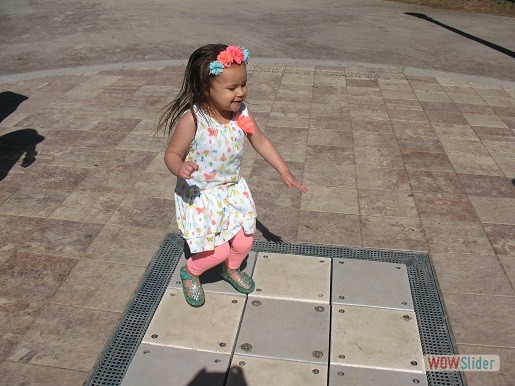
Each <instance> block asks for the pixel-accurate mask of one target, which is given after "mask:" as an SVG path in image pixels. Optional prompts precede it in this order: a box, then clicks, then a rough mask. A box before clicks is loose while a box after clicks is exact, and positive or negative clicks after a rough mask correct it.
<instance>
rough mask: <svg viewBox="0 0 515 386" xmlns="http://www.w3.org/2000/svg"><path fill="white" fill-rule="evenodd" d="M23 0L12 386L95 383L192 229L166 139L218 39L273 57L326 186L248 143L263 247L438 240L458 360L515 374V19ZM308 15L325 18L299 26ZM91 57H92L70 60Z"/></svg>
mask: <svg viewBox="0 0 515 386" xmlns="http://www.w3.org/2000/svg"><path fill="white" fill-rule="evenodd" d="M17 3H18V4H17V5H15V4H9V5H5V4H2V5H1V7H2V8H1V9H2V11H1V15H2V19H1V22H0V26H1V28H2V33H1V34H0V36H2V37H1V38H0V39H2V41H1V43H0V44H1V47H2V54H1V56H0V66H1V67H0V68H1V69H2V74H4V75H3V76H2V77H0V83H1V94H0V95H1V98H2V115H1V116H0V119H1V120H2V121H1V122H0V141H1V142H2V143H3V145H2V153H1V168H2V173H1V174H0V176H1V180H0V239H1V240H2V243H1V247H0V278H1V279H0V282H1V283H2V285H1V286H0V291H1V293H0V299H1V303H0V320H1V322H0V336H1V338H0V339H1V344H0V360H1V362H0V374H1V375H2V379H3V380H8V384H19V383H22V382H28V383H29V384H49V385H53V384H61V385H68V384H69V385H77V384H81V383H83V382H84V381H85V380H86V379H88V377H89V374H90V373H91V371H92V369H93V367H94V365H95V363H96V361H97V359H98V357H99V355H100V354H101V352H102V349H103V347H104V346H105V344H106V343H107V341H108V339H109V337H110V336H111V334H112V332H113V331H114V329H115V328H116V326H117V324H118V322H119V320H120V317H121V314H122V312H123V310H124V309H125V306H126V304H127V303H128V302H129V301H130V299H131V296H132V293H133V291H134V289H135V288H137V286H138V284H139V282H140V280H141V278H142V275H143V273H144V272H145V268H146V267H147V264H148V263H149V261H150V260H151V259H152V257H153V256H154V254H155V253H156V250H157V248H158V247H159V245H160V243H161V242H162V240H163V238H164V235H165V234H166V233H167V232H176V231H177V228H176V225H175V223H174V208H173V200H172V193H173V186H174V178H173V176H171V175H170V173H169V172H168V171H167V170H166V168H165V166H164V165H163V162H162V157H163V149H164V146H165V145H166V143H165V140H164V138H163V137H162V136H154V135H153V130H154V128H155V124H156V118H157V116H158V113H159V110H160V109H161V107H162V106H164V105H165V104H166V103H167V102H169V101H170V99H171V98H172V97H173V95H174V93H175V92H176V91H177V89H178V87H179V84H180V81H181V78H182V71H183V65H182V63H183V60H184V59H185V58H187V56H188V55H189V53H190V51H191V50H192V49H194V48H196V47H197V46H198V45H200V44H203V43H204V42H206V41H207V39H208V38H210V40H212V39H215V38H216V40H223V41H229V42H230V43H232V42H235V43H238V44H244V45H246V46H248V47H249V48H251V49H252V52H253V54H254V57H256V58H257V59H254V60H253V61H252V63H251V65H250V66H249V87H250V90H251V91H250V95H249V102H250V103H251V109H252V110H253V111H254V112H255V115H256V117H257V120H258V123H259V124H260V127H261V128H262V129H263V130H264V131H265V133H266V134H267V135H268V136H269V138H270V139H271V140H272V141H273V142H274V143H275V144H276V146H277V147H278V149H279V151H280V152H281V154H282V155H283V156H284V158H285V159H286V160H287V161H288V162H289V164H290V166H291V168H292V170H293V171H294V172H295V173H296V174H297V175H298V176H299V177H300V178H302V179H303V181H304V182H305V183H307V184H308V186H309V188H310V192H309V193H307V194H304V195H301V194H300V193H298V192H295V191H289V190H287V189H286V188H284V187H283V186H282V183H281V182H280V181H278V180H277V178H276V176H275V173H274V172H273V170H271V168H270V167H268V166H267V165H266V163H265V162H264V161H263V160H262V159H260V158H259V157H258V156H257V155H256V153H255V152H254V151H253V150H252V149H251V148H250V147H248V149H247V150H248V151H247V153H246V158H245V163H244V167H243V171H244V175H245V176H247V179H248V181H249V184H250V186H251V189H252V190H253V194H254V196H255V200H256V203H257V206H258V211H259V213H258V218H259V220H260V222H261V223H262V224H263V225H264V228H262V229H261V231H260V232H258V233H257V234H256V237H258V238H270V237H274V238H281V239H282V240H284V241H287V242H306V243H317V244H333V245H348V246H356V247H372V248H381V249H402V250H415V251H425V252H429V253H430V256H431V259H432V261H433V263H434V266H435V270H436V273H437V276H438V281H439V285H440V288H441V291H442V295H443V300H444V302H445V306H446V309H447V312H448V316H449V320H450V323H451V327H452V331H453V334H454V339H455V342H456V344H457V347H458V350H459V352H460V353H462V354H481V353H484V354H497V355H500V357H501V371H500V372H496V373H467V374H466V377H467V380H468V382H469V384H471V385H489V384H501V385H510V384H512V383H513V379H515V378H514V373H513V368H514V364H515V359H514V353H515V330H514V329H515V324H514V323H513V310H514V309H515V292H514V283H515V270H514V269H515V268H514V267H515V265H514V261H515V244H514V242H513V240H514V239H515V213H514V211H513V210H514V209H513V208H515V205H514V198H515V189H514V186H513V182H512V180H513V178H515V162H514V156H513V154H515V152H514V144H515V139H514V131H513V130H514V128H515V112H514V108H515V84H514V83H513V81H514V77H513V59H512V58H511V57H510V56H509V55H507V54H506V52H507V53H508V54H509V50H510V49H511V50H513V49H514V47H513V43H512V42H511V40H512V39H509V37H510V36H513V32H514V29H513V28H514V27H513V26H514V24H513V21H512V19H507V18H501V17H494V16H481V15H465V14H460V13H453V12H445V11H438V12H436V11H432V10H431V13H429V10H428V9H422V8H420V7H415V6H407V5H400V4H396V3H390V2H380V1H366V2H359V4H358V2H355V1H345V2H339V3H338V4H340V5H338V4H336V3H331V2H327V4H326V3H324V7H320V6H317V7H314V5H313V4H312V3H304V2H303V3H301V4H299V3H298V2H297V3H294V2H288V1H287V2H281V3H280V5H279V4H271V3H270V2H265V1H263V2H259V1H258V2H254V3H255V5H254V8H253V9H252V10H250V9H244V8H242V9H239V8H236V9H235V8H230V9H231V12H232V15H233V16H232V20H234V24H233V26H232V27H231V26H228V25H227V21H226V20H227V19H226V13H224V18H221V16H218V18H217V17H216V15H217V12H218V15H221V13H222V11H225V12H227V10H228V9H229V7H235V5H234V4H232V3H224V2H220V3H218V9H217V10H216V11H215V10H212V12H208V7H207V6H206V5H205V4H202V3H201V2H192V3H189V4H190V5H173V8H172V7H171V5H170V6H165V5H163V4H161V3H159V2H157V1H156V2H146V3H145V4H144V5H141V4H140V5H139V6H136V2H128V3H127V4H126V5H124V7H122V8H120V7H119V6H115V3H114V2H106V3H102V4H97V3H94V4H93V3H85V2H81V4H80V5H77V4H76V3H68V2H59V3H57V2H55V3H53V2H47V3H40V5H38V6H37V7H41V8H36V9H33V8H30V7H36V6H35V5H30V6H29V5H28V3H23V2H22V3H20V2H17ZM31 4H32V3H31ZM85 4H87V6H86V5H85ZM106 4H107V5H106ZM116 4H117V3H116ZM209 4H210V8H213V6H212V3H209ZM317 4H319V3H317ZM57 5H59V7H57ZM108 5H109V6H108ZM325 6H327V9H326V10H325V13H324V12H323V11H322V9H324V8H325ZM195 7H198V9H202V10H203V11H198V12H196V13H195V14H193V10H194V9H197V8H195ZM360 7H361V8H360ZM84 8H87V12H86V11H84ZM224 8H225V9H224ZM340 8H344V9H345V10H346V12H352V15H354V16H352V17H351V16H349V18H348V19H345V18H344V17H343V13H342V14H340V15H341V17H342V18H343V20H347V21H348V23H346V22H344V21H342V20H340V19H338V20H340V21H335V19H336V18H337V16H336V15H338V13H337V11H338V10H339V9H340ZM188 10H189V13H188V12H187V11H188ZM307 10H313V12H311V13H308V12H307ZM328 10H329V11H328ZM371 10H374V11H375V13H373V12H371ZM210 11H211V10H210ZM81 12H82V13H81ZM317 12H319V14H318V15H319V16H318V17H317V16H316V15H317ZM341 12H343V11H341ZM404 12H419V13H420V12H421V13H426V14H427V15H429V16H431V17H432V18H433V19H437V18H438V20H439V21H440V22H441V23H445V24H448V25H452V26H453V27H454V28H457V29H459V30H461V31H466V32H468V33H469V34H472V35H475V36H480V37H481V38H482V39H483V42H479V41H475V40H472V39H469V38H466V37H465V36H463V35H460V34H457V33H454V32H452V31H450V30H448V29H446V28H444V27H441V26H439V25H437V24H434V23H431V22H429V21H426V20H423V19H419V18H416V17H413V16H409V17H408V15H405V14H404ZM306 14H308V15H309V17H310V18H311V17H313V19H310V20H313V21H316V22H318V24H317V23H314V22H310V23H308V24H306V25H308V26H309V27H308V28H304V27H302V28H301V27H297V30H295V29H294V26H293V22H291V23H292V24H290V25H289V27H287V26H285V23H286V22H287V20H290V17H291V16H292V15H293V16H294V17H295V18H296V20H297V23H298V20H302V21H304V19H302V18H301V16H302V17H306V18H307V16H306ZM13 15H15V16H16V15H18V16H16V17H15V16H13ZM31 15H41V16H40V17H33V16H31ZM80 15H83V17H78V16H80ZM173 15H175V16H173ZM328 15H329V16H331V15H333V16H334V18H330V17H323V16H328ZM364 15H366V18H367V19H368V20H369V23H368V24H365V23H363V21H364V20H365V19H364V18H365V16H364ZM395 15H397V16H396V17H397V18H396V17H395ZM172 16H173V17H174V18H172ZM208 16H209V17H208ZM339 17H340V16H339ZM54 18H56V19H58V20H54ZM374 18H375V23H372V21H370V20H371V19H374ZM23 20H25V23H26V27H23V23H22V21H23ZM192 20H194V21H196V22H197V23H196V24H192V22H191V21H192ZM331 20H332V22H331V23H329V22H330V21H331ZM350 20H353V21H354V24H352V23H350ZM392 20H393V22H395V21H396V24H395V23H394V24H391V25H390V24H389V23H390V22H391V21H392ZM478 21H481V23H480V22H478ZM422 22H423V23H422ZM324 23H326V24H324ZM381 25H384V26H386V25H389V26H390V30H389V31H390V33H392V35H393V36H392V38H391V39H385V38H384V37H385V36H389V35H388V33H387V32H385V31H383V33H382V34H379V31H380V26H381ZM322 26H324V28H322ZM374 26H375V27H374ZM406 26H409V27H410V28H411V29H408V28H407V27H406ZM65 27H66V28H65ZM215 27H216V28H215ZM258 27H259V28H258ZM394 27H395V28H394ZM231 28H238V31H239V32H240V31H241V36H240V37H239V38H238V41H235V39H234V38H233V36H232V34H231V33H230V32H231V31H232V30H231ZM359 29H361V31H362V33H360V34H358V30H359ZM299 30H300V31H303V32H305V34H304V35H303V36H299V33H298V31H299ZM413 30H417V31H419V33H417V34H413ZM4 31H8V32H9V31H10V32H11V34H10V35H7V34H6V33H4ZM22 31H26V33H25V34H24V33H22ZM131 31H138V33H134V32H132V33H130V32H131ZM371 31H372V32H371ZM392 31H393V32H392ZM409 31H411V32H409ZM315 32H319V33H320V34H319V35H317V34H316V33H315ZM408 32H409V33H408ZM369 33H370V35H369ZM25 35H28V36H25ZM7 36H9V37H7ZM108 36H112V37H113V38H112V39H113V41H111V40H109V39H108V38H107V37H108ZM316 36H319V37H318V38H317V37H316ZM352 36H354V39H351V40H352V41H348V40H346V39H350V37H352ZM379 36H382V38H381V39H380V38H379ZM164 37H169V38H167V39H169V40H160V39H165V38H164ZM322 37H323V39H322ZM23 39H26V41H23ZM88 39H89V40H88ZM340 39H341V40H340ZM403 39H404V40H403ZM485 41H487V42H491V43H495V44H496V45H497V48H499V47H501V48H504V51H503V50H502V49H501V50H499V49H494V48H495V47H494V48H492V47H491V45H490V46H489V45H486V44H483V43H485ZM113 42H114V43H113ZM301 42H304V43H302V44H301ZM320 42H325V43H326V44H325V45H319V44H318V43H320ZM100 47H104V48H100ZM138 47H139V49H138ZM163 47H165V48H166V51H164V52H165V53H164V54H162V56H159V55H158V54H157V52H159V50H158V48H159V49H161V48H163ZM331 47H332V48H331ZM379 48H381V49H379ZM81 50H82V51H81ZM116 50H119V51H116ZM79 52H82V55H79ZM381 52H382V54H380V53H381ZM414 52H415V53H414ZM452 52H457V53H458V54H457V55H453V54H451V53H452ZM22 53H23V54H22ZM143 53H145V54H144V55H143ZM149 53H150V54H151V56H150V57H147V56H146V55H148V54H149ZM117 55H118V56H117ZM152 55H155V56H152ZM260 57H261V58H260ZM170 58H171V59H172V60H169V61H166V60H168V59H170ZM154 59H155V60H161V61H158V62H149V61H152V60H154ZM143 61H146V63H143ZM351 61H360V62H369V63H356V62H351ZM111 63H115V64H114V65H113V64H111ZM79 64H80V65H82V66H84V65H91V66H89V67H82V68H75V69H73V68H71V69H70V68H68V69H64V67H69V66H75V65H79ZM385 64H386V65H389V66H385ZM61 68H63V69H61ZM56 69H58V70H56ZM40 70H43V71H40ZM427 70H431V71H427ZM435 70H437V71H438V72H435ZM34 71H40V72H34ZM445 71H452V73H448V72H445ZM28 72H30V73H28ZM458 73H459V74H458ZM43 137H44V138H43ZM13 144H15V145H16V146H13Z"/></svg>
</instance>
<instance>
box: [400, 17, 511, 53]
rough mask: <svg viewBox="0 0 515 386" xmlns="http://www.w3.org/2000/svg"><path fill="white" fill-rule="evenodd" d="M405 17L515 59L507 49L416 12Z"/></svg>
mask: <svg viewBox="0 0 515 386" xmlns="http://www.w3.org/2000/svg"><path fill="white" fill-rule="evenodd" d="M404 14H405V15H409V16H414V17H417V18H419V19H422V20H426V21H429V22H431V23H433V24H436V25H438V26H440V27H443V28H445V29H448V30H449V31H452V32H454V33H457V34H458V35H461V36H464V37H466V38H468V39H470V40H473V41H475V42H478V43H481V44H483V45H485V46H487V47H490V48H493V49H494V50H496V51H499V52H500V53H503V54H505V55H508V56H510V57H512V58H515V52H513V51H511V50H509V49H507V48H504V47H501V46H499V45H497V44H495V43H492V42H489V41H488V40H484V39H481V38H478V37H477V36H474V35H471V34H468V33H466V32H463V31H461V30H459V29H457V28H454V27H451V26H449V25H447V24H444V23H440V22H439V21H438V20H434V19H432V18H430V17H429V16H427V15H425V14H423V13H417V12H405V13H404Z"/></svg>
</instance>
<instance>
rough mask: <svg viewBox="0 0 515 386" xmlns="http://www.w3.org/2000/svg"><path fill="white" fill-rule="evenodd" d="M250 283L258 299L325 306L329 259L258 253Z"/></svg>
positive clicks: (327, 297)
mask: <svg viewBox="0 0 515 386" xmlns="http://www.w3.org/2000/svg"><path fill="white" fill-rule="evenodd" d="M254 281H255V282H256V291H257V292H256V294H257V295H259V296H260V297H265V298H274V299H289V300H300V301H304V302H315V303H329V300H330V296H329V295H330V291H331V259H325V258H322V257H316V256H302V255H289V254H284V253H269V252H260V253H259V255H258V258H257V261H256V268H255V269H254Z"/></svg>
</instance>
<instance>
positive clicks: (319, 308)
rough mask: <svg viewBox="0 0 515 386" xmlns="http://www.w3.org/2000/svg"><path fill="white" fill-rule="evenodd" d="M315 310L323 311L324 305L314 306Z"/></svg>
mask: <svg viewBox="0 0 515 386" xmlns="http://www.w3.org/2000/svg"><path fill="white" fill-rule="evenodd" d="M315 311H316V312H324V311H325V308H324V307H322V306H316V307H315Z"/></svg>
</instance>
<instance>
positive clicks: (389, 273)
mask: <svg viewBox="0 0 515 386" xmlns="http://www.w3.org/2000/svg"><path fill="white" fill-rule="evenodd" d="M332 281H333V287H332V304H353V305H364V306H370V307H383V308H394V309H400V310H409V311H413V310H414V308H413V300H412V298H411V288H410V284H409V279H408V272H407V269H406V265H404V264H395V263H384V262H380V261H370V260H359V259H333V278H332Z"/></svg>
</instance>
